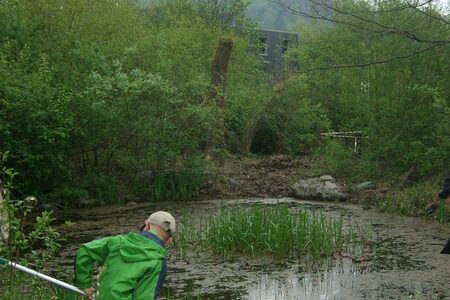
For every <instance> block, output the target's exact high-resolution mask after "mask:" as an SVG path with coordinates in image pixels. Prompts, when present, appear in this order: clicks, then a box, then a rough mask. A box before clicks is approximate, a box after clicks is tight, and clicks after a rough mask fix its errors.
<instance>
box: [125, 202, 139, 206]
mask: <svg viewBox="0 0 450 300" xmlns="http://www.w3.org/2000/svg"><path fill="white" fill-rule="evenodd" d="M136 205H138V203H137V202H134V201H130V202H127V204H125V206H128V207H133V206H136Z"/></svg>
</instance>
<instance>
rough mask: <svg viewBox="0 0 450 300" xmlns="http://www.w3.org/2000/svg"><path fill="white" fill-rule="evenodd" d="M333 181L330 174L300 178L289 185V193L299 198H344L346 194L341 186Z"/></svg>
mask: <svg viewBox="0 0 450 300" xmlns="http://www.w3.org/2000/svg"><path fill="white" fill-rule="evenodd" d="M334 181H335V180H334V178H333V177H331V176H330V175H325V176H321V177H316V178H309V179H306V180H300V181H299V182H297V183H295V184H294V185H292V186H291V191H290V193H289V194H290V195H291V196H293V197H295V198H300V199H321V200H343V199H346V198H347V195H346V194H345V193H344V192H343V191H342V187H341V186H339V185H338V184H337V183H335V182H334Z"/></svg>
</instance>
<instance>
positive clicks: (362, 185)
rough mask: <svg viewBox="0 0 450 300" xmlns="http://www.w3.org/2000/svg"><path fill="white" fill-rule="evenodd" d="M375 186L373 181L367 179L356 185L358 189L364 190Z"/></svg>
mask: <svg viewBox="0 0 450 300" xmlns="http://www.w3.org/2000/svg"><path fill="white" fill-rule="evenodd" d="M374 187H375V184H374V183H373V182H372V181H366V182H363V183H360V184H358V185H357V186H355V189H356V190H357V191H364V190H369V189H373V188H374Z"/></svg>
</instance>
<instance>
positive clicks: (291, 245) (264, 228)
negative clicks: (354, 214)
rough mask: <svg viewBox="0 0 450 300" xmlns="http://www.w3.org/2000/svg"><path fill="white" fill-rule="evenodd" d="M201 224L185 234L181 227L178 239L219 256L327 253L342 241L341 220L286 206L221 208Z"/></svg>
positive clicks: (326, 254) (320, 254) (327, 254)
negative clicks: (204, 248) (216, 213)
mask: <svg viewBox="0 0 450 300" xmlns="http://www.w3.org/2000/svg"><path fill="white" fill-rule="evenodd" d="M201 223H202V224H200V225H199V226H195V227H194V228H192V227H191V228H190V229H189V230H188V231H189V233H188V232H185V231H184V230H182V231H181V232H180V237H179V241H180V242H181V243H182V244H192V242H194V243H197V244H198V245H200V246H202V247H206V248H208V249H210V250H211V251H213V252H214V253H216V254H220V255H227V254H235V253H244V254H250V255H253V256H256V255H261V254H263V255H264V254H267V255H272V256H275V257H301V256H313V257H318V256H330V255H332V254H333V253H335V252H337V251H340V250H341V249H342V248H343V245H344V240H345V234H344V230H343V224H342V219H339V220H337V219H334V218H329V217H327V216H325V215H323V214H322V213H319V212H310V211H307V210H290V209H289V208H288V207H287V206H286V205H277V206H273V207H262V206H254V207H250V208H233V209H224V210H221V211H220V212H219V214H218V215H217V216H214V217H211V218H208V219H207V220H205V222H201ZM185 228H186V227H185ZM186 234H188V235H186Z"/></svg>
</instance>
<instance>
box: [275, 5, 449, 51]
mask: <svg viewBox="0 0 450 300" xmlns="http://www.w3.org/2000/svg"><path fill="white" fill-rule="evenodd" d="M306 1H308V2H309V3H311V4H312V6H311V9H312V10H313V12H314V13H313V14H312V13H308V12H306V11H301V10H298V9H295V8H294V7H292V6H291V5H288V4H286V3H285V2H284V1H282V0H270V2H272V3H274V4H277V5H279V6H280V7H282V8H284V9H285V10H287V11H288V12H290V13H293V14H296V15H299V16H303V17H306V18H310V19H316V20H322V21H327V22H331V23H337V24H342V25H344V26H349V27H352V28H355V29H358V30H360V31H365V32H369V33H378V34H381V33H383V32H388V33H393V34H397V35H400V36H404V37H406V38H408V39H410V40H413V41H415V42H418V43H427V44H438V45H440V44H450V40H448V39H428V38H424V37H420V36H419V35H418V34H417V32H418V31H420V30H423V28H415V29H409V30H407V29H404V28H399V27H395V26H392V25H386V24H383V23H380V22H378V21H376V20H373V19H370V18H367V17H363V16H362V15H358V14H356V13H353V12H350V11H344V10H342V9H339V8H338V7H335V6H332V5H330V4H328V3H327V2H318V1H317V0H306ZM432 1H433V0H428V1H426V2H424V3H416V4H414V5H413V6H414V7H415V8H416V9H417V10H419V11H422V10H420V9H419V7H422V6H424V5H426V4H429V3H431V2H432ZM411 5H412V4H411ZM317 7H321V8H322V9H321V10H319V9H317ZM406 8H407V6H402V7H400V8H399V9H402V10H404V9H406ZM408 8H409V9H411V7H408ZM321 11H328V12H333V13H334V14H336V15H341V16H346V17H348V18H350V20H341V19H338V18H331V17H329V16H326V15H325V14H324V13H321ZM384 12H386V11H384ZM375 13H378V11H376V12H375ZM352 19H353V20H355V21H359V22H360V23H355V22H352ZM443 20H444V21H446V20H445V19H443ZM439 21H441V22H442V20H439ZM370 26H374V27H375V28H370ZM425 28H427V27H425Z"/></svg>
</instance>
